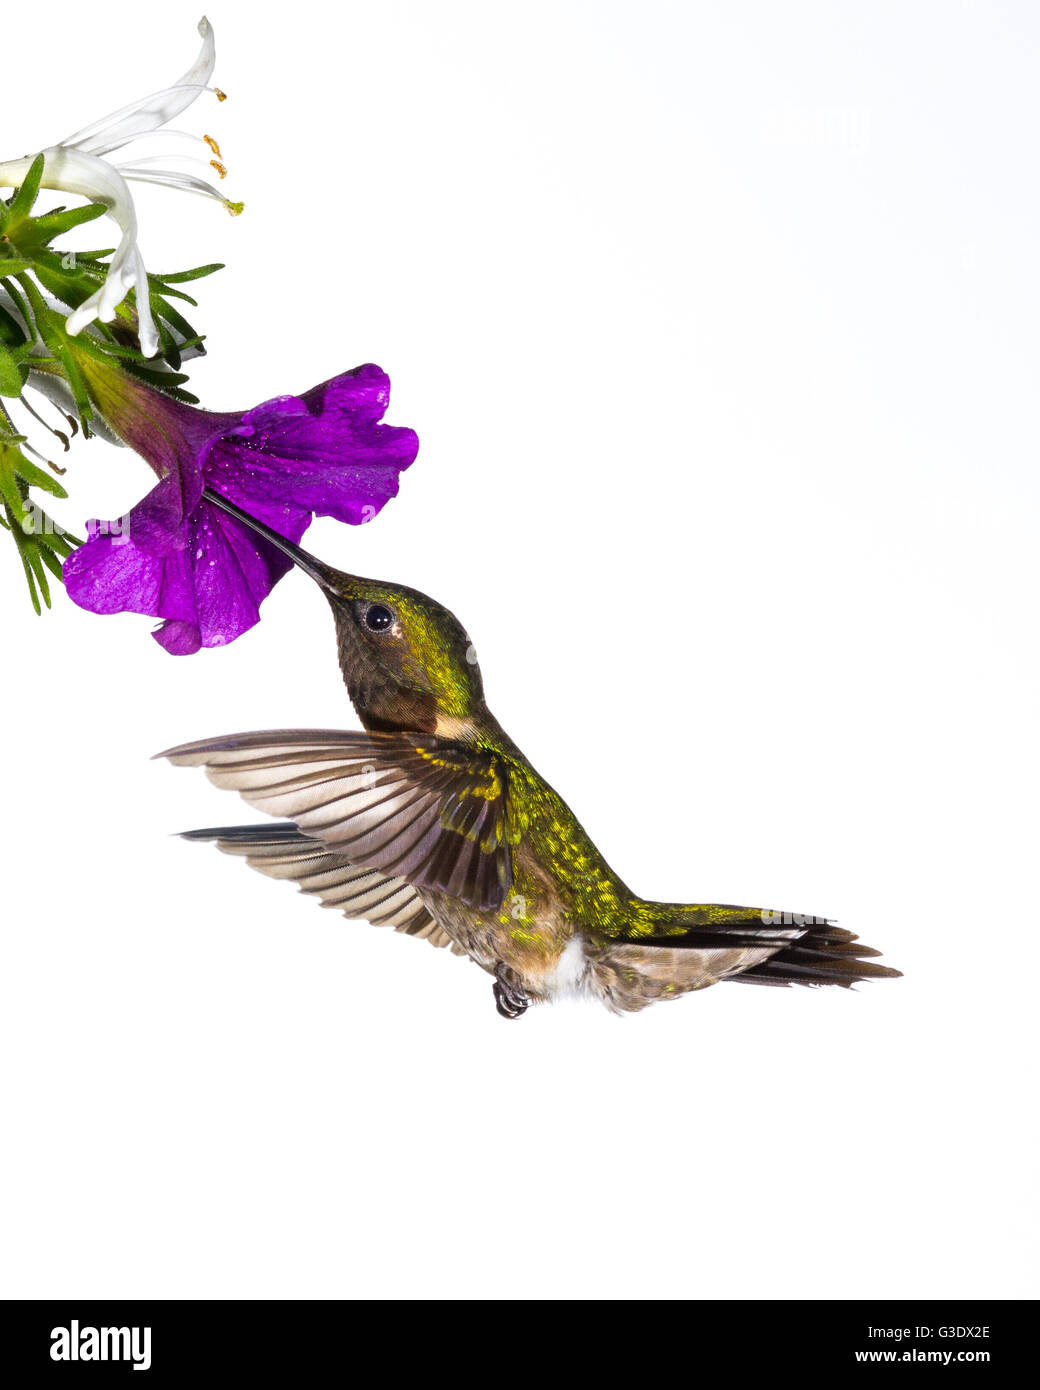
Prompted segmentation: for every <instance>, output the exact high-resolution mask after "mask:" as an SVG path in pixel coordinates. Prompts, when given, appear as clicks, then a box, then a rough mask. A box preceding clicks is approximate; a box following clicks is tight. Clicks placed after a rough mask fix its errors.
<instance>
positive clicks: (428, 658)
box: [206, 489, 486, 738]
mask: <svg viewBox="0 0 1040 1390" xmlns="http://www.w3.org/2000/svg"><path fill="white" fill-rule="evenodd" d="M206 491H207V496H208V497H209V499H210V500H211V501H212V502H214V503H215V504H216V505H217V506H219V507H221V508H223V510H225V511H227V512H229V513H230V514H231V515H232V516H234V517H235V518H237V519H238V520H239V521H242V522H244V523H245V524H246V525H247V526H249V527H250V528H251V529H252V530H254V531H255V532H256V533H257V534H258V535H260V536H262V537H263V538H264V539H265V540H267V541H270V543H271V544H272V545H274V546H276V547H277V548H278V549H279V550H281V551H282V552H283V554H285V555H288V556H289V558H290V559H291V560H292V561H293V563H294V564H295V565H296V566H297V568H298V569H302V570H303V571H304V573H306V574H309V575H310V577H311V578H312V579H313V580H314V581H315V582H316V583H317V584H318V585H319V586H320V588H321V589H322V591H323V593H324V594H325V597H326V598H327V599H328V601H329V604H330V606H331V608H332V613H333V617H334V618H335V622H336V637H337V641H338V646H339V662H340V668H341V670H342V672H343V679H344V681H345V682H346V686H347V692H348V694H349V695H350V698H351V700H352V701H353V704H354V707H355V709H356V710H357V712H358V714H359V716H360V718H361V722H362V723H363V724H364V726H365V728H366V729H378V730H382V731H385V732H392V731H395V730H407V731H409V732H417V733H427V734H432V733H437V734H441V735H443V736H445V737H452V738H460V737H461V738H464V737H465V736H466V733H467V731H468V730H469V729H471V728H472V726H473V723H474V720H476V719H478V718H479V717H480V716H481V715H482V714H484V713H486V709H485V705H484V687H483V682H482V681H481V677H480V668H479V667H478V665H477V659H476V654H475V653H474V650H473V645H472V643H471V642H470V640H469V637H468V636H467V635H466V632H465V630H464V629H463V627H462V624H461V623H460V622H459V620H458V619H457V618H456V617H455V615H454V613H451V612H449V611H448V609H447V608H444V607H442V606H441V605H440V604H439V603H437V602H435V601H434V600H433V599H432V598H428V597H427V596H426V594H421V593H419V591H418V590H417V589H409V588H407V587H405V585H403V584H386V583H383V582H382V581H380V580H375V579H362V578H360V577H359V576H358V575H354V574H344V573H342V572H341V571H340V570H335V569H333V568H332V566H331V565H326V564H324V563H323V562H322V561H321V560H317V559H315V558H314V556H313V555H309V554H308V553H307V552H306V551H305V550H301V549H300V547H299V546H297V545H293V544H292V542H291V541H287V540H286V539H285V538H284V537H283V536H280V535H278V533H277V532H275V531H272V530H271V529H270V528H269V527H267V526H265V525H264V524H263V523H262V522H259V521H257V520H256V518H255V517H252V516H250V515H249V514H248V513H247V512H244V511H242V510H241V508H239V507H237V506H235V504H234V503H233V502H229V501H228V500H227V498H225V497H222V496H220V495H219V494H216V493H212V492H210V490H209V489H207V490H206Z"/></svg>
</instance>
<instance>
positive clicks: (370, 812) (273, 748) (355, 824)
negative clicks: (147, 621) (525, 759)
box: [159, 729, 512, 912]
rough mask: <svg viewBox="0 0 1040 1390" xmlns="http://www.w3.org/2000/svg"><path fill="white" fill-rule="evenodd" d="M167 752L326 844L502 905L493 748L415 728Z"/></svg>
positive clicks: (502, 794)
mask: <svg viewBox="0 0 1040 1390" xmlns="http://www.w3.org/2000/svg"><path fill="white" fill-rule="evenodd" d="M159 756H160V757H166V758H169V759H170V761H171V762H173V763H176V764H178V765H179V766H196V767H204V768H205V770H206V774H207V776H208V777H209V778H210V780H211V781H212V782H214V783H215V784H216V785H217V786H219V787H223V788H226V789H228V790H233V791H237V792H239V794H240V795H241V796H242V797H243V798H244V799H245V800H246V801H248V802H249V804H250V805H251V806H255V807H256V808H257V810H260V811H265V812H267V813H268V814H269V815H273V816H280V817H285V818H286V819H288V820H291V821H292V822H294V824H295V825H296V826H297V827H298V828H299V830H300V831H301V832H302V833H303V835H304V836H305V837H310V838H311V839H312V840H313V841H316V842H318V845H319V849H320V850H321V849H323V850H327V851H334V852H335V853H336V854H338V855H339V856H340V857H341V858H343V859H346V860H349V862H350V863H351V864H352V865H354V866H356V867H359V868H368V869H373V870H376V871H378V872H379V873H382V874H384V875H387V876H390V877H396V878H400V879H402V880H404V881H406V882H408V883H410V884H412V885H413V886H416V887H422V888H430V889H437V890H439V891H441V892H444V893H448V894H450V895H451V896H452V897H455V898H458V899H459V901H461V902H463V903H465V904H466V905H467V906H469V907H472V908H475V909H476V910H477V911H480V912H493V911H497V910H498V908H499V907H500V906H501V905H502V902H503V900H504V898H505V895H506V893H507V892H508V889H509V886H510V884H511V882H512V852H511V848H510V844H509V841H508V838H507V835H506V833H505V826H506V824H507V815H506V803H507V798H508V794H509V783H508V770H507V768H506V766H505V764H504V761H503V759H502V757H501V755H499V754H497V753H495V752H493V751H491V750H488V749H482V748H477V747H468V746H463V745H461V744H458V743H454V742H451V741H449V740H446V739H438V738H435V737H433V736H425V735H418V734H416V735H411V734H380V733H352V732H341V731H336V730H328V729H301V730H286V729H276V730H272V731H269V732H264V733H255V734H234V735H231V736H229V737H227V738H216V739H204V740H202V741H201V742H199V743H191V744H184V745H182V746H181V747H179V748H171V749H168V750H167V752H166V753H163V754H160V755H159ZM257 858H264V859H265V861H269V860H271V859H272V858H274V859H275V860H277V855H276V854H275V855H273V856H272V854H268V853H266V852H264V853H262V854H259V855H257ZM303 862H306V857H305V855H304V859H303ZM275 868H277V869H279V870H280V871H281V873H280V874H275V875H273V876H282V877H294V876H295V867H294V864H293V863H289V862H285V860H284V858H283V861H282V862H281V863H280V864H279V863H277V862H272V863H270V864H269V869H271V870H273V869H275ZM264 871H265V872H268V869H265V870H264ZM327 871H328V869H327V866H326V867H324V868H323V869H322V870H320V872H327Z"/></svg>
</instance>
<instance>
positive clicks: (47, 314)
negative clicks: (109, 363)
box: [18, 275, 94, 429]
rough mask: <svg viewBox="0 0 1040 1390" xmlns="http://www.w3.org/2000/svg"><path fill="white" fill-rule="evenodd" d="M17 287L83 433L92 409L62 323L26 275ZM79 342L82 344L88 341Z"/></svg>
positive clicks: (21, 276)
mask: <svg viewBox="0 0 1040 1390" xmlns="http://www.w3.org/2000/svg"><path fill="white" fill-rule="evenodd" d="M18 283H19V285H20V286H21V287H22V289H23V290H24V291H25V297H26V299H27V300H28V301H29V307H30V309H31V310H32V316H33V319H34V320H35V322H36V327H37V329H38V331H39V334H40V337H41V338H42V339H43V341H44V343H45V345H46V346H47V347H48V348H50V350H51V352H52V353H53V354H54V356H55V357H56V358H57V359H58V362H59V363H60V364H61V367H62V370H63V372H64V376H65V380H66V381H67V382H68V384H69V389H70V390H71V392H72V398H73V400H74V401H75V402H76V409H77V410H78V411H79V418H80V423H81V424H82V425H83V426H84V429H85V428H86V424H87V421H88V420H89V419H91V417H92V416H93V414H94V409H93V406H92V405H91V404H90V396H89V395H88V394H87V387H86V383H85V382H84V380H83V377H82V375H81V374H80V370H79V366H78V365H77V363H76V359H75V357H73V355H72V353H71V352H70V351H69V347H68V344H67V342H66V339H65V321H64V319H63V318H62V317H61V315H60V314H56V313H55V312H54V311H53V310H52V309H48V307H47V305H46V304H45V303H44V299H43V296H42V295H41V294H40V291H39V290H38V289H37V288H36V286H35V285H34V284H33V282H32V281H31V280H30V279H29V277H28V276H27V275H20V276H19V277H18ZM83 341H84V343H85V342H86V341H88V340H87V339H84V340H83Z"/></svg>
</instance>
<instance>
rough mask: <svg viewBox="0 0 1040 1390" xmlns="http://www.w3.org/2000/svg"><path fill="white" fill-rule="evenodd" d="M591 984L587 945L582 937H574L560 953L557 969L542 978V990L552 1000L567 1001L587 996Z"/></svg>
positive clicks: (540, 983)
mask: <svg viewBox="0 0 1040 1390" xmlns="http://www.w3.org/2000/svg"><path fill="white" fill-rule="evenodd" d="M590 984H591V980H590V976H589V959H588V956H587V955H586V954H585V944H584V942H583V941H582V940H581V938H580V937H577V936H572V937H571V939H570V941H568V942H567V945H566V946H565V947H564V948H563V950H562V951H561V952H560V954H559V956H558V958H557V960H556V965H555V967H554V968H553V969H552V970H551V971H549V972H548V973H546V974H545V975H543V976H542V978H541V981H540V982H539V986H540V989H541V990H542V992H543V993H544V994H547V995H548V996H549V998H550V999H554V1000H555V999H567V998H574V997H576V996H578V995H583V994H585V993H586V992H587V991H588V989H589V987H590Z"/></svg>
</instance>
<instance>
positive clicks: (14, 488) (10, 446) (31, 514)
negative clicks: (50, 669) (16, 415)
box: [0, 155, 222, 613]
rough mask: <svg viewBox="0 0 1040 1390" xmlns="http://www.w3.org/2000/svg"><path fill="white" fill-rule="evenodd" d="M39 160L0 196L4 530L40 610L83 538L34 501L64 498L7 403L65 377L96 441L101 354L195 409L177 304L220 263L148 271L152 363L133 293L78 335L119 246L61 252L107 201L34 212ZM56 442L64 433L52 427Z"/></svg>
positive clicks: (199, 339)
mask: <svg viewBox="0 0 1040 1390" xmlns="http://www.w3.org/2000/svg"><path fill="white" fill-rule="evenodd" d="M43 169H44V158H43V155H38V156H37V157H36V159H35V160H34V161H33V163H32V166H31V168H30V170H29V172H28V174H26V176H25V180H24V182H23V183H22V185H21V187H20V188H18V189H16V190H15V192H14V194H13V195H12V196H11V197H10V198H9V199H7V201H4V200H3V199H0V527H2V528H3V529H4V530H6V531H7V532H9V533H10V535H11V537H12V539H13V540H14V543H15V546H16V547H17V549H18V553H19V556H20V558H21V561H22V566H23V569H24V571H25V578H26V583H27V584H28V587H29V594H30V597H31V599H32V603H33V607H34V608H35V609H36V612H37V613H39V612H41V611H42V607H41V601H42V604H44V605H46V606H47V607H50V588H49V584H48V578H47V576H48V573H50V574H51V575H53V576H54V577H55V578H58V579H60V578H61V561H62V559H63V558H64V557H65V556H66V555H69V554H70V553H71V551H72V549H73V547H74V546H76V545H79V544H80V543H81V542H80V541H79V540H77V539H76V538H74V537H72V536H70V535H68V534H67V533H65V532H64V531H63V530H62V529H61V527H60V526H57V525H56V524H55V523H54V522H53V521H52V520H51V519H50V517H48V516H47V514H46V513H45V512H44V511H43V510H42V509H41V508H40V507H39V506H37V505H36V504H35V503H34V502H33V501H32V499H31V498H30V496H29V490H30V489H31V488H35V489H38V490H41V491H44V492H47V493H49V494H50V495H52V496H54V497H65V496H67V493H66V491H65V489H64V488H63V487H62V486H61V484H60V483H59V482H58V481H57V479H56V478H55V477H53V476H52V475H51V474H50V473H49V472H48V471H47V470H46V469H45V468H42V467H40V466H38V465H37V464H36V463H34V462H33V461H32V460H31V459H30V458H29V457H28V453H29V452H30V451H29V449H28V445H27V441H26V439H25V436H24V435H20V434H18V433H17V432H16V430H15V428H14V425H13V423H12V420H11V417H10V415H9V414H8V412H7V410H6V408H5V407H4V404H3V401H4V398H6V399H9V400H10V399H16V398H18V397H20V396H21V395H22V392H23V391H24V389H25V387H26V385H27V384H29V385H31V384H32V383H31V374H32V373H46V374H48V375H50V376H55V377H59V378H61V379H62V380H63V381H64V382H65V383H66V385H67V386H68V388H69V391H70V393H71V396H72V401H73V402H74V404H75V411H76V415H77V416H78V423H79V425H80V426H81V428H82V430H83V433H84V435H89V434H90V433H91V431H90V420H91V418H92V417H93V415H94V413H95V411H94V406H93V405H92V403H91V399H90V394H89V392H88V390H87V386H86V383H85V381H84V376H83V371H82V370H81V366H80V364H81V363H87V359H89V358H102V359H104V360H105V361H107V362H108V363H110V364H111V365H114V366H118V368H119V369H120V370H121V371H123V372H125V373H127V375H129V376H132V377H135V378H136V379H138V380H140V381H143V382H146V383H147V384H148V385H149V386H150V387H152V388H153V389H156V390H159V391H162V392H164V393H165V394H166V395H169V396H172V397H173V398H174V399H175V400H179V401H185V402H188V403H191V404H195V403H196V402H197V398H196V397H195V396H193V395H191V394H190V393H189V392H188V391H186V390H185V389H184V384H185V382H186V381H187V379H188V378H187V376H186V374H185V373H184V372H183V371H182V366H183V363H184V357H185V354H186V353H187V352H188V350H189V349H190V350H192V351H194V352H196V353H198V354H201V353H203V352H204V348H203V346H202V343H203V336H202V335H201V334H200V333H199V332H198V331H197V330H196V329H195V327H194V326H193V325H192V324H191V323H190V322H189V321H188V319H187V318H186V317H185V316H184V313H183V312H182V311H181V309H180V308H178V307H177V305H176V304H175V303H174V301H177V302H178V303H180V304H187V305H190V306H191V307H192V308H194V307H196V301H195V300H194V299H193V298H192V297H191V296H190V295H189V294H188V293H186V291H185V290H183V289H180V288H177V287H178V286H181V285H186V284H189V283H190V282H192V281H194V280H201V279H203V278H204V277H205V276H207V275H212V274H213V272H214V271H216V270H221V269H222V266H220V265H219V264H209V265H201V266H196V267H195V268H194V269H191V270H181V271H176V272H173V273H171V274H168V275H149V276H148V287H149V303H150V306H151V310H152V315H153V317H154V319H155V322H156V327H157V329H158V332H159V338H160V348H159V352H158V354H157V355H156V356H155V357H151V358H148V357H145V356H144V354H143V353H142V352H141V344H140V340H139V338H138V333H137V300H136V294H135V292H134V291H133V290H131V291H130V293H129V294H128V295H127V296H126V298H125V299H124V300H123V302H122V303H121V304H120V305H119V306H118V307H117V309H116V316H115V318H114V319H113V320H112V321H111V322H110V323H93V324H91V325H90V326H89V327H88V328H86V329H84V330H83V331H82V332H81V333H79V334H78V335H76V336H75V337H72V336H71V335H70V334H69V333H68V331H67V328H66V324H65V313H64V312H63V309H62V306H64V307H65V308H66V309H75V308H78V307H79V305H81V304H82V303H83V302H84V301H85V300H87V299H89V298H90V297H91V295H93V294H95V293H96V292H97V291H98V290H99V289H100V288H101V286H102V285H103V284H104V281H105V277H106V275H107V273H108V263H109V258H110V257H111V255H112V248H111V247H108V248H104V249H101V250H96V251H63V250H61V249H60V248H56V247H55V246H54V244H53V243H54V241H55V239H56V238H58V237H61V236H64V235H66V234H67V233H69V232H70V231H72V230H73V228H75V227H80V226H83V225H85V224H86V223H88V222H92V221H94V220H95V218H98V217H101V216H102V215H103V214H104V213H105V212H106V211H107V209H106V208H105V207H104V205H103V204H101V203H91V204H88V205H87V206H85V207H75V208H66V207H58V208H51V209H48V210H47V211H45V212H42V213H40V214H39V215H37V216H34V215H33V210H34V208H35V206H36V202H37V197H38V194H39V191H40V181H41V178H42V176H43ZM55 433H56V434H58V435H59V437H62V438H63V436H62V435H61V434H60V432H59V431H55Z"/></svg>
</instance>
